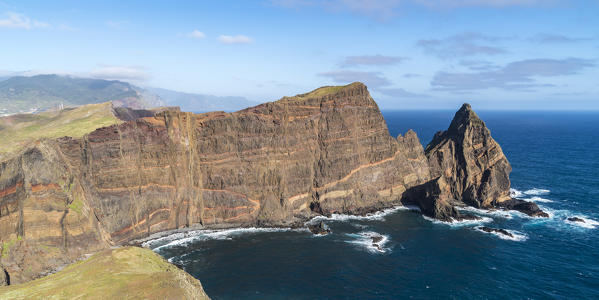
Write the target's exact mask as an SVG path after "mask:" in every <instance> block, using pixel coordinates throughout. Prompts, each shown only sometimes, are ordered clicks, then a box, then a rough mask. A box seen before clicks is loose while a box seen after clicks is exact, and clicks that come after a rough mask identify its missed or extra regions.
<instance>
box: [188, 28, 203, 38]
mask: <svg viewBox="0 0 599 300" xmlns="http://www.w3.org/2000/svg"><path fill="white" fill-rule="evenodd" d="M187 37H190V38H192V39H203V38H205V37H206V35H205V34H204V33H203V32H201V31H199V30H197V29H195V30H194V31H192V32H190V33H188V34H187Z"/></svg>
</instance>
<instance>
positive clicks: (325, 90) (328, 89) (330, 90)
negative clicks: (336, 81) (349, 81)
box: [298, 86, 346, 98]
mask: <svg viewBox="0 0 599 300" xmlns="http://www.w3.org/2000/svg"><path fill="white" fill-rule="evenodd" d="M344 87H346V86H323V87H321V88H317V89H315V90H313V91H311V92H309V93H307V94H302V95H298V96H299V97H300V98H317V97H322V96H325V95H330V94H334V93H337V92H338V91H340V90H341V89H343V88H344Z"/></svg>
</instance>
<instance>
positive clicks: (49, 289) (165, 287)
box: [0, 247, 209, 300]
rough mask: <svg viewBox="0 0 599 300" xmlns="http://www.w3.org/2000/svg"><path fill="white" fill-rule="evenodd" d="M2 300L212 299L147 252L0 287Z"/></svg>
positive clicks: (127, 252) (96, 258) (99, 258)
mask: <svg viewBox="0 0 599 300" xmlns="http://www.w3.org/2000/svg"><path fill="white" fill-rule="evenodd" d="M0 299H198V300H199V299H209V298H208V296H207V295H206V293H205V292H204V289H203V288H202V284H201V283H200V281H198V280H197V279H195V278H193V277H192V276H191V275H189V274H187V273H186V272H185V271H183V270H180V269H178V268H177V267H175V266H173V265H171V264H170V263H168V262H167V261H166V260H164V259H163V258H162V257H160V255H158V254H156V253H154V252H152V251H151V250H148V249H142V248H137V247H125V248H119V249H115V250H103V251H101V252H99V253H96V254H94V255H93V256H91V257H90V258H88V259H85V260H83V261H80V262H77V263H74V264H72V265H70V266H68V267H66V268H64V269H63V270H61V271H59V272H58V273H56V274H52V275H49V276H46V277H44V278H41V279H37V280H34V281H30V282H27V283H25V284H20V285H13V286H8V287H0Z"/></svg>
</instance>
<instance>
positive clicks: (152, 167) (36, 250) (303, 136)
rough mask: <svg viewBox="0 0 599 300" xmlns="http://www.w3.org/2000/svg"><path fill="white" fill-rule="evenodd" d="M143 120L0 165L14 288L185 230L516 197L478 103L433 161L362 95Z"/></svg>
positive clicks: (445, 211)
mask: <svg viewBox="0 0 599 300" xmlns="http://www.w3.org/2000/svg"><path fill="white" fill-rule="evenodd" d="M128 115H131V114H128ZM135 117H136V116H134V115H133V117H132V119H131V120H130V121H127V122H124V123H122V124H117V125H113V126H109V127H103V128H99V129H97V130H95V131H93V132H91V133H89V134H87V135H85V136H84V137H83V138H69V137H64V138H59V139H44V140H40V141H38V142H36V143H35V144H33V145H31V146H30V147H29V148H27V149H26V150H24V151H22V152H21V153H20V155H15V156H12V158H11V159H8V160H6V161H3V162H1V163H0V238H1V240H2V241H3V247H2V258H1V259H0V262H1V263H2V264H3V265H4V267H5V268H6V269H7V271H8V273H9V275H10V276H11V277H10V278H11V281H14V282H24V281H28V280H30V279H32V278H36V277H39V276H41V275H43V274H44V273H45V272H49V271H51V270H53V269H54V268H56V267H58V266H61V265H63V264H65V263H68V262H71V261H73V260H75V259H77V258H79V257H81V256H82V255H84V254H86V253H92V252H95V251H98V250H100V249H104V248H107V247H109V246H113V245H122V244H125V243H127V242H129V241H132V240H135V239H140V238H144V237H147V236H149V235H151V234H153V233H157V232H162V231H166V230H172V229H178V228H184V227H204V228H206V227H232V226H250V225H251V226H272V225H277V226H289V225H293V224H297V223H298V222H303V221H305V220H307V219H308V218H310V217H313V216H315V215H318V214H324V215H329V214H332V213H349V214H364V213H368V212H372V211H376V210H380V209H382V208H386V207H391V206H394V205H398V204H400V203H405V202H411V203H416V204H417V205H419V206H420V207H421V209H422V211H423V213H424V214H426V215H429V216H432V217H437V218H440V219H447V220H450V219H452V218H456V217H458V216H459V213H458V212H457V210H456V209H455V208H454V206H456V205H472V206H476V207H491V206H494V205H496V204H497V203H500V202H502V201H506V200H509V199H510V198H509V184H510V182H509V178H508V174H509V171H510V166H509V163H508V162H507V159H506V158H505V156H504V155H503V153H502V152H501V148H500V147H499V145H497V143H496V142H495V141H494V140H493V139H492V138H491V136H490V133H489V131H488V129H487V128H486V127H485V125H484V122H482V121H481V120H480V119H478V117H476V114H474V112H473V111H472V110H471V109H470V107H469V106H468V105H465V106H464V107H462V109H460V111H459V112H458V113H457V114H456V118H455V119H454V121H453V122H452V124H451V126H450V128H449V130H448V131H446V132H444V133H440V134H437V135H436V136H435V139H434V140H433V142H432V143H431V144H430V145H429V146H428V147H427V150H426V152H425V151H424V150H423V147H422V145H421V144H420V142H419V140H418V137H417V136H416V133H414V132H413V131H408V132H407V133H406V134H405V136H399V137H398V138H393V137H391V136H390V135H389V132H388V130H387V126H386V124H385V121H384V119H383V116H382V114H381V113H380V111H379V109H378V107H377V105H376V103H375V102H374V100H373V99H372V98H371V97H370V95H369V93H368V91H367V88H366V86H365V85H363V84H361V83H353V84H350V85H347V86H343V87H323V88H320V89H317V90H315V91H312V92H310V93H307V94H302V95H297V96H295V97H285V98H282V99H281V100H278V101H275V102H269V103H265V104H261V105H258V106H255V107H251V108H248V109H245V110H242V111H239V112H235V113H224V112H212V113H205V114H192V113H185V112H179V111H176V110H167V111H163V112H159V113H157V114H155V115H154V116H146V117H144V116H141V117H140V118H135Z"/></svg>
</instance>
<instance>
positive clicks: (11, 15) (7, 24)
mask: <svg viewBox="0 0 599 300" xmlns="http://www.w3.org/2000/svg"><path fill="white" fill-rule="evenodd" d="M1 27H4V28H21V29H32V28H46V27H50V25H49V24H48V23H44V22H40V21H37V20H32V19H30V18H29V17H27V16H25V15H23V14H19V13H15V12H7V13H5V14H4V18H2V19H0V28H1Z"/></svg>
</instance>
